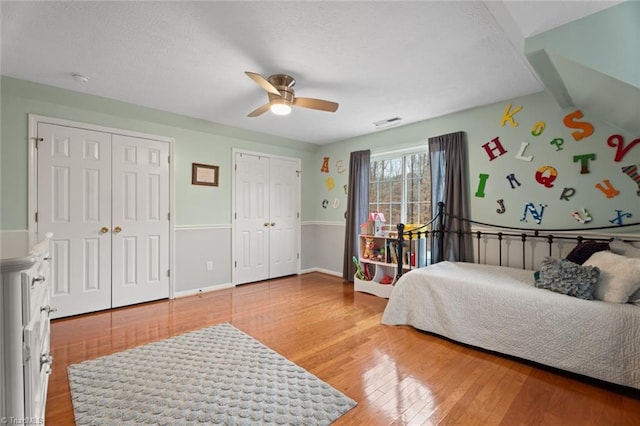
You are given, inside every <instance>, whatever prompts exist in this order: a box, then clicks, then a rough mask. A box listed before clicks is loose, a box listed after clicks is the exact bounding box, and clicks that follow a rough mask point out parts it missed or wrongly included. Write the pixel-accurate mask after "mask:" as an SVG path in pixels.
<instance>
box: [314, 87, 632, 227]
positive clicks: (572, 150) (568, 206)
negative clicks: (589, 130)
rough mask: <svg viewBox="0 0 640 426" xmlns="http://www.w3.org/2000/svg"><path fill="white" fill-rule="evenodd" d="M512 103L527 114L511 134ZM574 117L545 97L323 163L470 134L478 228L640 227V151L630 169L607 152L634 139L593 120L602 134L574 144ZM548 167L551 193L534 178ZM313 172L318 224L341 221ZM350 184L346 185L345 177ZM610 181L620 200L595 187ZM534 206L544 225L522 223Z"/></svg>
mask: <svg viewBox="0 0 640 426" xmlns="http://www.w3.org/2000/svg"><path fill="white" fill-rule="evenodd" d="M509 103H511V104H512V108H513V109H515V108H516V107H518V106H521V107H522V110H521V111H520V112H518V113H517V114H515V115H514V116H513V118H514V121H515V122H517V123H518V126H516V127H513V126H511V125H510V124H508V123H507V124H505V125H504V126H502V125H501V124H500V122H501V119H502V117H503V113H504V112H505V108H506V107H507V105H508V104H509ZM574 111H575V108H572V109H566V110H563V109H561V108H559V107H558V106H557V104H556V103H555V101H554V100H553V98H552V97H551V96H550V95H548V94H547V93H544V92H541V93H538V94H534V95H530V96H525V97H522V98H517V99H512V100H509V101H504V102H500V103H496V104H494V105H489V106H485V107H481V108H475V109H471V110H467V111H463V112H459V113H456V114H450V115H447V116H445V117H441V118H437V119H433V120H428V121H423V122H419V123H416V124H412V125H407V126H403V127H398V128H393V129H388V130H385V131H382V132H379V133H374V134H372V135H368V136H362V137H358V138H354V139H350V140H347V141H343V142H340V143H336V144H332V145H328V146H324V147H322V149H321V150H320V151H319V154H318V158H319V159H320V158H322V157H323V156H328V157H331V159H332V161H333V159H334V158H336V159H337V158H347V159H348V156H349V152H351V151H357V150H361V149H367V148H368V149H371V150H372V152H373V153H375V152H379V151H385V150H392V149H399V148H402V147H408V146H421V145H426V143H427V142H426V141H427V139H428V138H429V137H433V136H438V135H441V134H446V133H451V132H456V131H460V130H462V131H464V132H466V135H467V141H468V148H469V169H468V170H469V174H468V175H469V181H470V182H469V188H468V190H469V193H470V202H471V209H472V213H471V214H472V218H473V219H474V220H476V221H481V222H486V223H490V224H495V225H503V226H514V227H528V228H538V227H539V228H541V229H542V228H582V227H584V228H588V227H596V226H599V227H601V226H609V225H612V223H610V222H609V220H611V219H615V218H616V217H617V215H616V212H615V211H616V210H622V211H624V212H629V213H631V214H632V215H633V217H632V218H630V219H625V221H624V222H623V223H629V222H633V223H638V222H640V203H639V202H638V201H639V200H640V198H638V195H637V194H636V192H637V191H638V189H639V188H638V186H637V184H636V183H635V182H634V181H633V180H632V179H631V178H630V177H629V176H627V175H626V174H624V173H623V172H622V171H621V166H626V165H633V164H639V165H640V145H637V147H634V148H633V149H630V150H629V151H628V152H627V154H626V155H625V157H624V158H623V161H621V162H616V161H615V160H614V157H615V153H616V149H615V148H612V147H610V146H609V145H608V144H607V140H608V138H609V136H611V135H612V134H620V135H622V136H623V137H624V140H625V141H626V144H627V145H629V144H630V143H631V141H632V140H633V139H634V137H633V135H631V134H629V133H627V132H624V131H622V130H620V129H616V128H613V127H611V126H609V125H607V124H606V123H602V122H599V121H598V120H597V119H596V117H588V116H585V117H584V118H583V119H581V120H579V121H580V122H589V123H591V124H592V125H593V127H594V129H595V130H594V133H593V134H592V135H591V136H589V137H586V138H584V139H582V140H580V141H575V140H574V139H573V137H572V132H575V131H577V129H575V128H569V127H567V126H565V125H564V123H563V119H564V117H565V116H566V115H567V114H569V113H571V112H574ZM539 121H543V122H545V124H546V128H545V130H544V132H543V133H542V134H541V135H540V136H537V137H535V136H533V135H532V133H531V130H532V127H533V125H534V124H535V123H537V122H539ZM496 137H499V140H500V142H501V145H502V146H503V148H504V149H505V150H506V153H505V154H504V155H500V156H497V158H495V159H494V160H491V159H490V157H489V155H488V154H487V152H486V151H485V149H484V148H483V147H482V145H484V144H486V143H488V142H490V141H491V140H492V139H494V138H496ZM636 137H637V136H636ZM554 138H562V139H563V140H564V145H563V149H562V150H560V151H556V148H555V146H554V145H551V144H550V141H551V140H553V139H554ZM522 142H528V143H529V146H528V147H527V149H526V151H525V152H524V154H523V156H524V157H526V156H530V155H531V156H533V159H532V160H531V161H523V160H519V159H517V158H516V155H517V154H518V152H519V150H520V147H521V143H522ZM590 153H593V154H595V155H596V160H595V161H591V162H590V173H589V174H581V173H580V171H581V170H580V163H578V162H574V160H573V157H574V156H576V155H582V154H590ZM347 161H348V160H347ZM547 165H550V166H552V167H554V168H555V169H556V170H557V172H558V177H557V179H556V181H555V182H554V183H553V187H551V188H547V187H545V186H543V185H542V184H540V183H538V182H537V180H536V178H535V175H536V172H537V170H538V169H540V168H541V167H544V166H547ZM312 169H313V170H314V171H315V173H316V179H317V181H316V184H315V185H316V188H317V189H318V193H317V194H316V199H315V201H314V202H313V203H312V208H313V210H314V211H315V214H316V218H317V219H318V220H342V217H341V214H343V211H342V210H340V211H336V210H334V209H330V208H328V209H323V208H322V207H321V206H320V202H321V200H322V199H324V198H326V197H327V196H331V195H330V192H329V191H327V189H326V187H324V183H323V180H324V178H325V174H323V173H320V171H319V170H320V164H317V165H316V166H315V168H312ZM511 173H514V174H515V176H516V179H517V180H518V181H519V182H520V184H521V185H520V186H517V185H516V188H511V185H510V184H509V181H508V180H507V179H506V176H507V175H510V174H511ZM480 174H489V175H490V177H489V180H488V181H487V184H486V188H485V191H484V197H478V196H475V193H476V192H477V190H478V185H479V175H480ZM344 175H346V173H345V174H344ZM344 178H345V179H346V176H344ZM605 179H607V180H609V181H610V182H611V184H613V185H614V187H615V188H616V189H617V190H619V191H620V194H619V195H617V196H615V197H613V198H611V199H609V198H607V197H606V196H605V195H604V193H603V192H602V191H600V190H598V189H597V188H596V187H595V185H596V184H598V183H601V182H602V181H603V180H605ZM340 182H342V181H340ZM565 187H570V188H574V189H575V190H576V193H575V195H574V196H573V197H571V198H570V199H569V200H568V201H567V200H561V199H560V197H561V195H562V191H563V189H564V188H565ZM334 191H335V190H334ZM498 199H503V200H504V202H505V205H506V209H507V211H505V212H504V213H503V214H498V213H497V212H496V209H498V208H499V205H498V204H497V200H498ZM528 202H532V203H535V206H536V208H538V209H539V204H546V205H547V207H546V210H545V213H544V216H543V221H542V223H541V224H540V225H538V224H536V223H535V222H533V221H532V217H531V216H530V215H527V222H522V221H521V219H522V217H523V213H524V211H525V205H526V203H528ZM581 208H586V209H587V210H588V212H589V213H590V214H591V215H592V217H593V221H592V222H591V223H589V224H586V225H581V224H579V223H578V222H577V221H576V220H575V219H574V218H573V216H571V213H572V212H573V211H575V210H578V209H581Z"/></svg>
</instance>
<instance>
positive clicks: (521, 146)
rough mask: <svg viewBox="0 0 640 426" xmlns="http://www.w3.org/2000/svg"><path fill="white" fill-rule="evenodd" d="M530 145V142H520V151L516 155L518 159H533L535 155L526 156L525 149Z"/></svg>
mask: <svg viewBox="0 0 640 426" xmlns="http://www.w3.org/2000/svg"><path fill="white" fill-rule="evenodd" d="M528 146H529V142H522V143H521V144H520V151H518V154H517V155H516V159H518V160H522V161H531V160H533V156H532V155H529V156H526V157H525V156H524V151H525V150H526V149H527V147H528Z"/></svg>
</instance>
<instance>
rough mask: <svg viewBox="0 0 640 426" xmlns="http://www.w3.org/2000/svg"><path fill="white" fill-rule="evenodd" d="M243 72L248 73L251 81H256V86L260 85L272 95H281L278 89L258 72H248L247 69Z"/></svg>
mask: <svg viewBox="0 0 640 426" xmlns="http://www.w3.org/2000/svg"><path fill="white" fill-rule="evenodd" d="M244 73H245V74H246V75H248V76H249V78H251V79H252V80H253V81H255V82H256V83H258V86H260V87H262V88H263V89H264V90H266V91H267V92H269V93H273V94H274V95H278V96H282V95H281V94H280V92H279V91H278V89H276V88H275V87H274V86H273V84H271V83H269V82H268V81H267V79H266V78H264V77H263V76H261V75H260V74H256V73H255V72H249V71H245V72H244Z"/></svg>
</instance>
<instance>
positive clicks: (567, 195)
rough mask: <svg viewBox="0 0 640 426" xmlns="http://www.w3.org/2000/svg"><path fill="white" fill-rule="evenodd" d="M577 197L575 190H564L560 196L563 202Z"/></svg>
mask: <svg viewBox="0 0 640 426" xmlns="http://www.w3.org/2000/svg"><path fill="white" fill-rule="evenodd" d="M574 195H576V190H575V188H565V189H563V190H562V194H561V195H560V199H561V200H565V201H569V198H571V197H573V196H574Z"/></svg>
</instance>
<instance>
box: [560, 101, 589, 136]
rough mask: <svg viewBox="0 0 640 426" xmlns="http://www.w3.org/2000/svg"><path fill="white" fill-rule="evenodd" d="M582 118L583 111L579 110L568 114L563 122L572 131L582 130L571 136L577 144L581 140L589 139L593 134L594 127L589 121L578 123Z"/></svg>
mask: <svg viewBox="0 0 640 426" xmlns="http://www.w3.org/2000/svg"><path fill="white" fill-rule="evenodd" d="M582 117H583V115H582V111H580V110H579V109H578V110H575V111H574V112H572V113H571V114H567V115H566V116H565V117H564V120H563V122H564V125H565V126H567V127H569V128H570V129H580V130H581V131H579V132H573V133H571V136H573V139H575V140H576V142H577V141H579V140H581V139H584V138H588V137H589V136H591V135H592V134H593V125H592V124H591V123H589V122H588V121H576V120H577V119H580V118H582Z"/></svg>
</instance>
